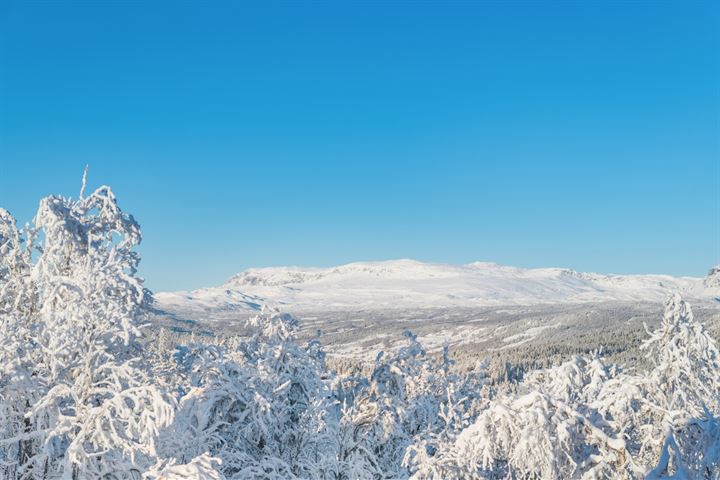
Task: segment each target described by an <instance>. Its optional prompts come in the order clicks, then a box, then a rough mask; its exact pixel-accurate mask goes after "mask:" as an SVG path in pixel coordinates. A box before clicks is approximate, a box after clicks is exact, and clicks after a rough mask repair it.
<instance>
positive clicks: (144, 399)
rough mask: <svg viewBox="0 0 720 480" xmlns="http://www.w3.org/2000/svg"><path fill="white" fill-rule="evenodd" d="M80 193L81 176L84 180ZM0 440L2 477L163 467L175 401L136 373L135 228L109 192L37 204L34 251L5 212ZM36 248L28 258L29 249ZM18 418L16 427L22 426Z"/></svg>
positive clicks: (126, 474) (138, 291) (142, 294)
mask: <svg viewBox="0 0 720 480" xmlns="http://www.w3.org/2000/svg"><path fill="white" fill-rule="evenodd" d="M83 190H84V179H83ZM0 217H1V218H0V225H1V226H0V238H1V239H2V240H1V241H2V247H0V248H1V249H2V250H0V251H1V252H2V254H1V255H2V256H1V257H0V258H2V260H1V261H2V264H1V265H2V266H1V267H0V272H2V274H0V275H1V277H0V278H2V284H1V285H0V288H2V292H3V293H2V295H3V297H2V302H0V304H2V305H3V312H2V317H3V318H2V324H3V326H4V327H5V328H6V329H7V331H9V332H12V334H11V335H9V336H6V337H5V338H4V339H3V342H2V352H3V353H2V355H3V357H4V359H5V360H7V359H8V358H10V357H9V356H10V355H13V354H14V357H13V359H12V361H4V362H3V367H2V371H1V373H2V377H0V398H2V400H3V410H5V413H7V410H8V407H7V405H8V403H9V402H17V401H18V399H19V397H20V396H21V395H22V396H24V400H25V401H24V402H21V403H19V404H18V403H16V404H15V405H16V406H15V407H14V410H13V411H12V412H10V413H11V414H10V415H8V416H6V417H5V418H4V419H3V420H2V427H1V428H0V431H1V432H2V435H3V437H2V438H1V439H0V448H2V454H0V455H2V458H3V465H4V467H3V468H5V471H6V473H7V477H8V478H33V479H34V478H56V477H57V478H59V477H62V478H68V479H79V478H113V479H124V478H128V479H130V478H137V477H138V476H139V475H142V474H143V473H144V472H145V471H146V470H148V469H150V468H151V467H153V466H154V465H155V464H156V463H157V462H158V461H160V460H161V459H160V458H159V457H158V453H157V450H156V443H157V442H156V440H157V437H158V433H159V431H160V430H161V429H162V428H164V427H166V426H168V425H169V424H170V423H171V422H172V419H173V414H174V409H173V404H172V401H171V399H170V398H169V397H168V396H167V395H166V394H165V393H164V392H163V391H161V390H160V389H158V388H156V387H154V386H152V385H151V384H150V382H149V381H148V378H147V374H146V372H145V371H144V370H143V369H142V368H141V367H140V365H138V359H139V351H140V348H141V346H140V344H139V343H138V338H139V336H140V330H139V328H138V324H137V318H138V315H139V312H140V309H141V308H142V307H143V305H145V304H146V302H147V301H148V292H147V291H146V290H145V289H144V288H143V286H142V280H141V279H140V278H138V277H137V275H136V267H137V263H138V261H139V257H138V255H137V253H136V252H135V251H134V247H135V246H136V245H137V244H138V243H139V242H140V238H141V237H140V229H139V226H138V224H137V223H136V222H135V220H134V219H133V218H132V216H130V215H127V214H125V213H124V212H122V210H120V208H119V207H118V205H117V201H116V199H115V196H114V194H113V192H112V190H111V189H110V188H109V187H101V188H99V189H97V190H96V191H94V192H93V193H92V194H91V195H89V196H84V194H83V192H81V195H80V198H78V199H70V198H65V197H60V196H51V197H47V198H45V199H43V200H42V201H41V202H40V207H39V209H38V212H37V215H36V216H35V219H34V225H33V226H32V228H28V229H27V233H28V238H29V243H28V244H27V245H25V246H24V248H21V244H22V236H21V235H20V232H18V231H17V229H15V228H14V222H13V221H12V219H11V218H10V217H9V215H7V214H6V213H5V212H4V211H3V212H2V215H0ZM33 249H35V250H36V251H37V255H36V260H34V261H33V258H32V255H31V251H32V250H33ZM20 418H21V419H22V422H21V424H20V425H19V424H18V419H20Z"/></svg>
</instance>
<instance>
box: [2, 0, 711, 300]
mask: <svg viewBox="0 0 720 480" xmlns="http://www.w3.org/2000/svg"><path fill="white" fill-rule="evenodd" d="M263 3H264V4H265V5H264V6H263V5H262V4H263ZM580 4H583V5H580ZM719 52H720V8H719V7H718V3H717V2H705V3H697V2H686V1H682V2H680V1H678V2H638V1H633V2H618V1H611V2H594V3H593V2H590V3H588V2H569V1H567V2H566V1H563V2H543V3H541V2H509V3H505V2H458V3H453V2H451V3H449V4H446V3H444V2H442V3H440V2H437V3H435V2H409V1H408V2H394V3H393V2H377V1H372V2H354V3H344V4H342V5H341V4H340V3H338V2H332V3H330V2H328V3H325V2H310V3H307V2H297V3H295V2H282V3H275V2H251V3H244V2H232V3H226V4H222V3H218V2H199V1H198V2H168V3H159V2H141V1H133V2H124V1H113V2H90V1H83V2H72V1H63V2H59V1H58V2H53V1H42V2H39V1H38V2H33V1H23V2H20V1H14V0H10V1H7V0H5V1H3V2H0V205H1V206H3V207H5V208H7V209H9V210H10V211H11V212H13V213H14V214H15V215H16V216H17V217H18V218H20V219H21V220H23V221H25V220H29V219H30V218H31V217H32V215H33V213H34V210H35V208H36V206H37V202H38V200H39V198H40V197H41V196H43V195H47V194H51V193H61V194H66V195H77V192H78V189H79V186H80V177H81V174H82V170H83V167H84V165H85V164H86V163H89V164H90V166H91V167H90V168H91V170H90V182H91V184H92V185H98V184H101V183H107V184H110V185H112V186H113V188H114V190H115V192H116V193H117V195H118V197H119V199H120V203H121V206H122V207H123V208H124V209H125V210H127V211H129V212H131V213H133V214H134V215H135V217H136V218H137V219H138V220H139V222H140V223H141V225H142V227H143V232H144V235H145V241H144V243H143V245H142V247H141V253H142V254H143V264H142V273H143V275H144V276H145V277H146V279H147V284H148V286H149V287H150V288H152V289H156V290H167V289H180V288H194V287H201V286H210V285H217V284H219V283H221V282H222V281H224V280H225V279H226V278H227V277H229V276H230V275H232V274H233V273H235V272H237V271H240V270H242V269H244V268H247V267H250V266H268V265H283V264H295V265H319V266H327V265H333V264H339V263H343V262H350V261H357V260H380V259H390V258H404V257H409V258H416V259H419V260H427V261H439V262H451V263H464V262H470V261H474V260H484V261H495V262H499V263H504V264H511V265H517V266H524V267H540V266H563V267H570V268H575V269H578V270H584V271H599V272H614V273H670V274H676V275H694V276H700V275H704V274H705V272H706V271H707V269H708V267H710V266H711V265H713V264H715V263H718V262H720V57H719V55H720V54H719Z"/></svg>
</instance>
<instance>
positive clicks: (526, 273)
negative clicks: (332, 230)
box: [155, 260, 720, 312]
mask: <svg viewBox="0 0 720 480" xmlns="http://www.w3.org/2000/svg"><path fill="white" fill-rule="evenodd" d="M670 292H680V293H681V294H682V295H683V296H684V297H686V298H690V299H711V298H712V297H713V296H714V295H717V294H718V293H720V287H717V286H715V285H714V283H712V282H706V281H704V279H702V278H692V277H680V278H678V277H672V276H668V275H601V274H595V273H579V272H576V271H573V270H568V269H561V268H541V269H522V268H515V267H508V266H502V265H497V264H494V263H483V262H476V263H471V264H467V265H447V264H435V263H422V262H418V261H414V260H395V261H385V262H364V263H350V264H347V265H342V266H339V267H333V268H297V267H273V268H258V269H249V270H246V271H244V272H242V273H239V274H237V275H235V276H234V277H232V278H231V279H230V280H228V281H227V282H226V283H225V284H224V285H222V286H220V287H214V288H204V289H200V290H194V291H191V292H170V293H158V294H156V296H155V298H156V301H157V302H158V307H159V308H160V309H165V310H168V311H187V310H203V311H208V312H218V311H234V310H257V309H258V308H259V307H260V305H262V304H263V303H267V304H270V305H273V306H279V307H282V308H283V309H284V310H287V311H291V312H303V311H318V310H324V311H327V310H345V311H347V310H353V309H364V310H367V309H389V308H392V309H407V308H415V309H417V308H438V307H482V306H499V305H538V304H560V303H572V304H577V303H586V302H604V301H624V302H627V301H651V302H656V301H657V302H660V301H662V300H663V299H664V298H665V297H666V296H667V295H668V293H670Z"/></svg>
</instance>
